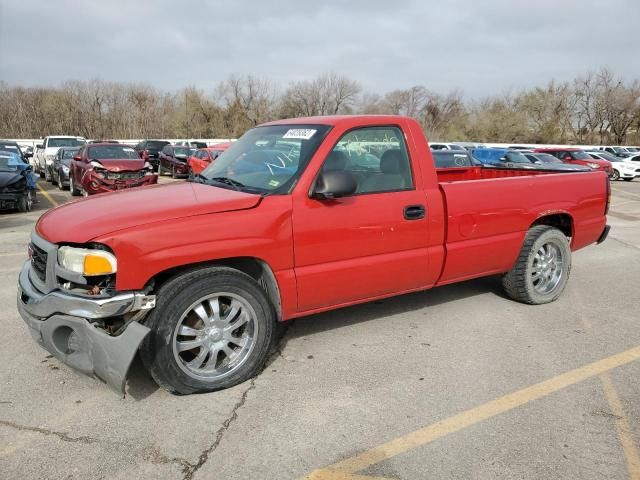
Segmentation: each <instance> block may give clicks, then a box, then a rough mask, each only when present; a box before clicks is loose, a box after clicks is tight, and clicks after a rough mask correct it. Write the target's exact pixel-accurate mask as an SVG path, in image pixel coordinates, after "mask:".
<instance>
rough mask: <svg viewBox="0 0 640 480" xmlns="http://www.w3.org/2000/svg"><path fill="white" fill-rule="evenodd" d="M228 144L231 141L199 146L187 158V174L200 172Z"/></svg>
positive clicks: (227, 146) (229, 144) (228, 145)
mask: <svg viewBox="0 0 640 480" xmlns="http://www.w3.org/2000/svg"><path fill="white" fill-rule="evenodd" d="M230 146H231V142H225V143H218V144H216V145H214V146H212V147H207V148H200V149H198V150H196V151H195V152H193V155H191V156H190V157H189V160H187V163H188V164H189V174H190V175H192V174H195V173H200V172H202V171H203V170H204V169H205V168H207V167H208V166H209V165H210V164H211V162H213V161H214V160H215V159H216V158H218V157H219V156H220V154H221V153H222V152H224V151H225V150H226V149H227V148H229V147H230Z"/></svg>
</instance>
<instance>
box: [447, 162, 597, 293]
mask: <svg viewBox="0 0 640 480" xmlns="http://www.w3.org/2000/svg"><path fill="white" fill-rule="evenodd" d="M437 175H438V183H439V189H440V191H441V193H442V196H443V204H444V206H445V215H446V219H447V220H446V222H445V225H446V232H445V254H446V260H445V264H444V268H443V271H442V274H441V276H440V279H439V280H438V284H440V285H442V284H447V283H453V282H456V281H461V280H465V279H468V278H475V277H480V276H484V275H491V274H498V273H504V272H506V271H508V270H509V269H511V267H512V266H513V264H514V263H515V261H516V259H517V256H518V254H519V252H520V248H521V247H522V244H523V241H524V236H525V235H526V232H527V230H528V229H529V228H530V227H531V226H532V225H533V224H534V223H536V221H538V220H539V219H540V218H542V217H547V218H551V219H552V220H551V221H552V222H553V221H558V222H562V223H563V224H564V225H565V229H566V230H567V231H568V232H567V233H568V234H569V235H570V237H571V249H572V250H577V249H579V248H582V247H584V246H586V245H589V244H591V243H594V242H595V241H596V240H597V239H598V238H599V236H600V234H601V233H602V231H603V229H604V227H605V224H606V217H605V211H604V208H603V206H604V205H605V204H606V198H607V188H608V181H609V180H608V179H607V176H606V175H605V174H604V173H603V172H562V173H557V172H553V171H544V170H515V169H487V168H480V167H472V168H450V169H438V170H437Z"/></svg>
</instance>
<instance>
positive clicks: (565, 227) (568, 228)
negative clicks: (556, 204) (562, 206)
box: [531, 213, 573, 238]
mask: <svg viewBox="0 0 640 480" xmlns="http://www.w3.org/2000/svg"><path fill="white" fill-rule="evenodd" d="M536 225H549V226H550V227H555V228H557V229H558V230H560V231H561V232H562V233H564V234H565V235H566V236H567V238H571V237H572V236H573V219H572V218H571V215H569V214H568V213H554V214H553V215H545V216H544V217H540V218H538V219H537V220H536V221H535V222H533V224H532V225H531V227H535V226H536Z"/></svg>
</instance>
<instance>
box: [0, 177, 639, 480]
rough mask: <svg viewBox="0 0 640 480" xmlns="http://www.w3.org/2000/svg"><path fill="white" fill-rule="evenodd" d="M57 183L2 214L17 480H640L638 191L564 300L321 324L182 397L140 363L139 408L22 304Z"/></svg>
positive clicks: (433, 300) (469, 305)
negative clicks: (78, 362)
mask: <svg viewBox="0 0 640 480" xmlns="http://www.w3.org/2000/svg"><path fill="white" fill-rule="evenodd" d="M162 181H163V182H167V181H169V180H167V179H163V180H162ZM40 185H41V187H42V188H43V190H44V191H45V193H44V194H43V193H42V192H41V193H40V194H39V197H40V204H39V205H37V208H36V209H35V210H34V211H33V212H31V213H29V214H20V213H4V212H3V213H0V310H1V311H2V312H3V315H2V316H1V317H0V322H1V326H2V335H1V336H0V478H2V479H45V478H50V479H61V478H64V479H97V478H100V479H102V478H105V479H107V478H108V479H112V478H113V479H130V478H136V479H159V478H163V479H164V478H167V479H253V480H255V479H299V478H305V477H306V478H308V479H315V480H320V479H324V480H358V479H359V480H366V479H371V478H378V479H380V478H387V479H411V480H413V479H425V478H429V479H470V478H473V479H495V478H500V479H510V478H518V479H540V478H544V479H551V478H557V479H581V480H583V479H632V480H639V479H640V455H639V454H638V451H639V445H640V382H638V381H637V378H638V376H639V375H640V329H639V328H638V325H639V321H638V319H639V318H640V316H639V311H640V308H639V307H640V292H639V291H638V280H640V181H635V182H616V183H615V184H613V187H612V189H613V203H612V207H611V213H610V216H609V223H610V224H611V225H612V230H611V234H610V237H609V239H608V240H607V241H606V242H605V243H604V244H602V245H599V246H590V247H588V248H586V249H584V250H581V251H579V252H576V253H575V254H574V257H573V269H572V274H571V279H570V281H569V284H568V287H567V290H566V291H565V293H564V295H563V296H562V297H561V299H560V300H559V301H557V302H554V303H552V304H549V305H543V306H527V305H522V304H519V303H515V302H513V301H511V300H508V299H507V298H505V296H504V294H503V293H502V291H501V289H500V284H499V280H498V279H496V278H484V279H479V280H473V281H468V282H464V283H461V284H456V285H450V286H447V287H442V288H438V289H434V290H431V291H429V292H423V293H416V294H411V295H405V296H402V297H397V298H393V299H389V300H384V301H379V302H373V303H370V304H365V305H361V306H357V307H351V308H346V309H342V310H338V311H334V312H329V313H324V314H320V315H314V316H312V317H308V318H305V319H301V320H297V321H295V322H293V323H290V324H289V325H287V327H286V328H285V330H284V333H283V336H282V338H281V339H280V342H279V344H278V347H277V349H276V350H275V351H274V352H273V354H272V357H271V359H270V360H269V362H268V365H267V367H266V368H265V369H264V371H263V372H262V373H261V374H260V375H259V376H258V377H256V378H255V379H253V380H252V381H250V382H247V383H244V384H242V385H238V386H236V387H234V388H231V389H228V390H224V391H220V392H215V393H209V394H202V395H191V396H175V395H171V394H169V393H167V392H165V391H163V390H160V389H158V387H157V386H156V385H155V384H154V382H153V381H152V379H151V378H150V377H149V375H148V374H147V373H146V371H145V370H144V368H143V367H142V366H141V363H140V362H139V360H136V361H135V363H134V365H133V367H132V373H131V376H130V379H129V384H128V387H127V395H126V397H125V398H119V397H118V396H116V395H114V394H113V393H112V392H111V391H110V390H109V389H108V388H107V387H106V386H105V385H103V384H101V383H100V382H99V381H97V380H95V379H91V378H87V377H85V376H82V375H79V374H77V373H75V372H74V371H72V370H71V369H70V368H69V367H67V366H65V365H63V364H61V363H59V362H58V361H57V360H56V359H54V358H51V356H50V355H48V353H47V352H45V351H44V350H42V349H41V348H40V347H38V346H37V345H36V344H35V343H34V342H33V341H32V339H31V337H30V336H29V334H28V332H27V330H26V327H25V325H24V324H23V322H22V320H21V319H20V317H19V315H18V313H17V311H16V308H15V295H16V280H17V275H18V272H19V269H20V267H21V265H22V263H23V262H24V261H25V259H26V244H27V242H28V238H29V232H30V231H31V229H32V228H33V225H34V222H35V221H36V220H37V218H38V217H39V216H40V215H41V214H42V213H43V212H44V211H46V209H48V208H50V207H51V206H52V205H53V204H61V203H64V202H66V201H69V200H70V198H71V197H70V196H69V193H68V192H60V191H58V190H57V189H56V188H55V187H52V186H47V185H46V184H44V183H41V184H40Z"/></svg>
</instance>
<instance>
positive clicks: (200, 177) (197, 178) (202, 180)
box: [189, 173, 209, 183]
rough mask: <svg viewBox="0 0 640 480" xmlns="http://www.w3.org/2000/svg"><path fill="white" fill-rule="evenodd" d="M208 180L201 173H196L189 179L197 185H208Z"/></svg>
mask: <svg viewBox="0 0 640 480" xmlns="http://www.w3.org/2000/svg"><path fill="white" fill-rule="evenodd" d="M207 180H209V179H208V178H207V177H205V176H204V175H202V174H201V173H196V174H195V175H194V176H193V177H191V178H190V179H189V181H190V182H195V183H207Z"/></svg>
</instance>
